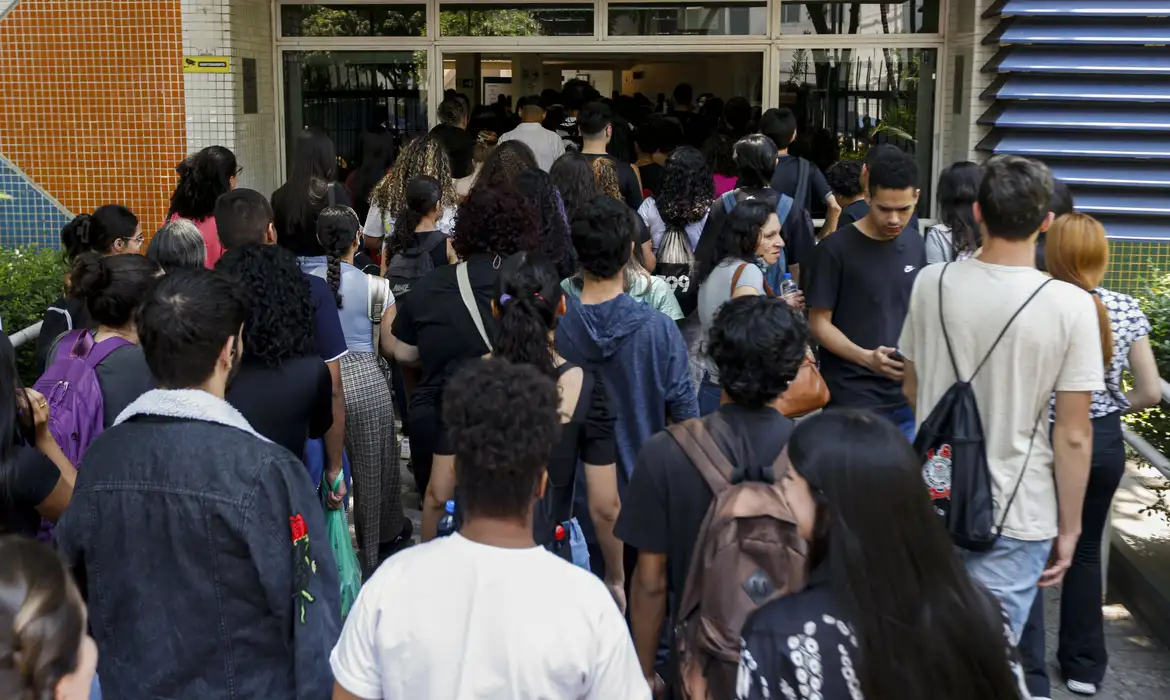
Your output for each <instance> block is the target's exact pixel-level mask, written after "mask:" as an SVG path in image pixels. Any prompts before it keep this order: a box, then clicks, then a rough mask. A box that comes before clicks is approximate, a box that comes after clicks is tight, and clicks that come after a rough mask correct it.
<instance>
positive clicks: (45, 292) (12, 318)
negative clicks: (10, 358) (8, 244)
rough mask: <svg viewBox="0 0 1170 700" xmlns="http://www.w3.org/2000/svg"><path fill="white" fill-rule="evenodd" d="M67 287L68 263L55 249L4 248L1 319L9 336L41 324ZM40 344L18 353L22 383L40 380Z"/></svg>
mask: <svg viewBox="0 0 1170 700" xmlns="http://www.w3.org/2000/svg"><path fill="white" fill-rule="evenodd" d="M64 286H65V260H64V257H63V256H62V255H61V251H59V250H56V249H53V248H24V249H21V248H0V319H3V321H4V331H5V332H6V333H8V334H12V333H16V332H17V331H19V330H21V329H23V328H27V327H28V326H31V325H32V324H34V323H36V322H37V321H40V320H41V318H42V317H43V316H44V314H45V309H46V308H48V306H49V304H51V303H52V302H53V301H55V300H56V299H57V297H59V296H61V291H62V290H63V289H64ZM35 348H36V342H31V341H30V342H27V343H25V344H24V345H22V346H21V347H20V348H18V349H17V355H16V365H17V369H18V370H19V372H20V378H21V380H22V381H23V382H24V383H25V384H26V385H29V386H31V385H32V383H33V381H35V380H36V370H35V369H34V366H33V352H34V349H35Z"/></svg>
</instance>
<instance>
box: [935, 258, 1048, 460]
mask: <svg viewBox="0 0 1170 700" xmlns="http://www.w3.org/2000/svg"><path fill="white" fill-rule="evenodd" d="M953 264H954V263H946V264H944V265H943V269H942V272H940V273H939V275H938V322H939V325H940V326H942V332H943V338H944V339H945V340H946V342H947V354H948V355H950V357H951V368H952V369H954V371H955V380H956V381H964V380H963V379H961V378H960V375H959V363H958V362H957V361H956V360H955V349H954V346H953V345H951V334H950V333H948V332H947V322H946V318H945V314H943V278H944V277H946V275H947V268H949V267H950V266H951V265H953ZM1051 281H1052V278H1048V279H1046V280H1044V283H1043V284H1041V285H1040V286H1039V287H1037V288H1036V291H1034V292H1032V295H1031V296H1029V297H1028V298H1027V299H1025V300H1024V303H1023V304H1020V308H1018V309H1016V312H1015V313H1014V314H1012V317H1011V318H1009V319H1008V322H1007V323H1006V324H1004V327H1003V330H1001V331H1000V332H999V335H998V336H996V338H995V342H994V343H992V344H991V348H989V349H988V351H987V354H986V355H984V356H983V359H982V360H980V361H979V364H978V366H976V367H975V371H974V372H972V373H971V378H970V379H967V380H965V383H967V384H970V383H971V382H973V381H975V377H976V376H977V375H978V374H979V372H980V370H982V369H983V366H984V365H986V364H987V361H988V360H990V359H991V353H993V352H995V349H996V348H997V347H999V341H1001V340H1003V337H1004V336H1005V335H1007V332H1008V329H1009V328H1011V327H1012V324H1013V323H1015V321H1016V319H1017V318H1018V317H1019V315H1020V314H1021V313H1022V312H1023V311H1024V309H1026V308H1028V304H1031V303H1032V300H1033V299H1035V298H1036V295H1038V294H1039V293H1040V292H1041V291H1042V290H1043V289H1044V288H1045V287H1047V286H1048V283H1049V282H1051ZM1029 449H1030V448H1029Z"/></svg>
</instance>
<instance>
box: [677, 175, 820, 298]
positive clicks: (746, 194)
mask: <svg viewBox="0 0 1170 700" xmlns="http://www.w3.org/2000/svg"><path fill="white" fill-rule="evenodd" d="M748 199H762V200H764V201H765V202H767V203H768V206H769V207H771V208H772V209H773V210H775V209H776V204H777V202H778V201H779V200H780V196H779V193H777V192H776V190H774V189H772V188H770V187H743V188H740V189H737V190H735V201H736V202H743V201H746V200H748ZM801 211H802V210H801V209H800V207H799V206H797V205H796V204H795V203H794V204H793V206H792V210H791V211H790V212H789V213H788V218H787V219H786V220H784V221H781V222H780V238H782V239H783V240H784V259H785V260H787V261H788V264H789V266H791V265H805V264H809V263H811V262H812V259H813V254H814V252H815V251H816V247H817V241H816V239H815V238H813V236H812V234H811V233H810V232H809V231H808V228H807V227H806V226H802V225H801V221H800V218H801ZM726 219H727V210H726V209H725V208H724V205H723V198H722V197H720V198H718V199H716V200H715V203H714V204H712V205H711V213H710V214H709V215H708V216H707V223H706V224H705V225H704V226H703V233H702V235H701V236H700V238H699V247H703V245H704V244H706V245H714V243H715V239H716V236H717V234H718V232H719V229H721V228H722V227H723V222H724V221H725V220H726ZM696 257H703V256H701V255H698V254H696ZM803 274H804V273H803V272H802V273H801V275H802V276H803Z"/></svg>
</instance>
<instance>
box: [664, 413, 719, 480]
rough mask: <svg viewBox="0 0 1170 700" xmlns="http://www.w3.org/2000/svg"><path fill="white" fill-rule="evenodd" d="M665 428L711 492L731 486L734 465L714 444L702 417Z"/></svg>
mask: <svg viewBox="0 0 1170 700" xmlns="http://www.w3.org/2000/svg"><path fill="white" fill-rule="evenodd" d="M708 419H711V418H710V417H709V418H708ZM715 420H718V418H715ZM667 430H669V431H670V434H671V435H672V436H673V437H674V439H675V441H676V442H677V443H678V446H679V447H681V448H682V451H683V452H684V453H685V454H686V456H687V459H689V460H691V464H694V465H695V469H698V470H699V474H701V475H702V476H703V480H704V481H706V482H707V486H708V487H710V488H711V493H712V494H714V495H715V496H718V495H719V494H721V493H723V492H724V491H725V490H727V489H728V488H730V487H731V474H732V472H734V471H735V467H733V466H732V465H731V462H729V461H728V460H727V456H726V455H724V454H723V450H721V449H719V445H716V444H715V439H714V438H712V437H711V433H710V432H709V431H708V430H707V426H706V425H705V424H704V422H703V419H701V418H691V419H690V420H687V421H684V422H682V423H675V424H674V425H672V426H670V427H669V428H667Z"/></svg>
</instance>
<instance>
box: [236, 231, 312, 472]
mask: <svg viewBox="0 0 1170 700" xmlns="http://www.w3.org/2000/svg"><path fill="white" fill-rule="evenodd" d="M216 271H217V272H222V273H224V274H226V275H228V276H229V277H232V278H234V279H235V280H236V281H237V282H238V283H239V285H240V287H241V289H242V290H243V293H244V296H245V297H246V298H247V300H248V320H247V321H246V322H245V323H244V332H243V336H242V342H243V345H244V348H245V349H244V353H243V359H242V361H241V362H240V364H239V365H238V366H239V367H240V369H239V373H238V374H237V375H236V376H235V378H234V379H233V380H232V381H231V384H230V386H229V387H228V392H227V400H228V403H230V404H231V405H233V406H235V407H236V409H237V410H239V412H240V413H242V414H243V415H244V417H245V418H246V419H248V423H250V424H251V425H252V427H254V428H255V429H256V431H257V432H259V433H260V434H261V435H263V436H265V437H267V438H268V439H269V440H272V441H273V442H275V443H277V444H278V445H281V446H282V447H284V448H286V449H287V450H288V451H289V452H292V453H293V454H295V455H297V456H298V457H301V458H302V459H304V456H305V443H306V442H307V441H308V440H310V439H316V438H319V437H322V436H323V435H325V432H326V431H327V430H329V428H330V427H332V425H333V383H332V380H331V379H330V376H329V370H328V368H327V367H326V365H325V363H324V362H322V361H321V357H320V356H319V355H318V354H317V348H316V343H315V338H314V336H315V332H314V328H315V327H316V326H315V324H314V322H313V318H314V313H315V309H314V307H313V297H312V293H311V292H310V291H309V278H308V277H306V276H305V275H304V274H303V273H302V272H301V269H300V267H298V266H297V259H296V256H295V255H293V254H292V252H290V251H289V250H287V249H286V248H283V247H281V246H275V245H269V246H243V247H240V248H232V249H230V250H228V252H227V253H224V256H223V259H222V260H221V261H220V263H219V265H217V266H216Z"/></svg>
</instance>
